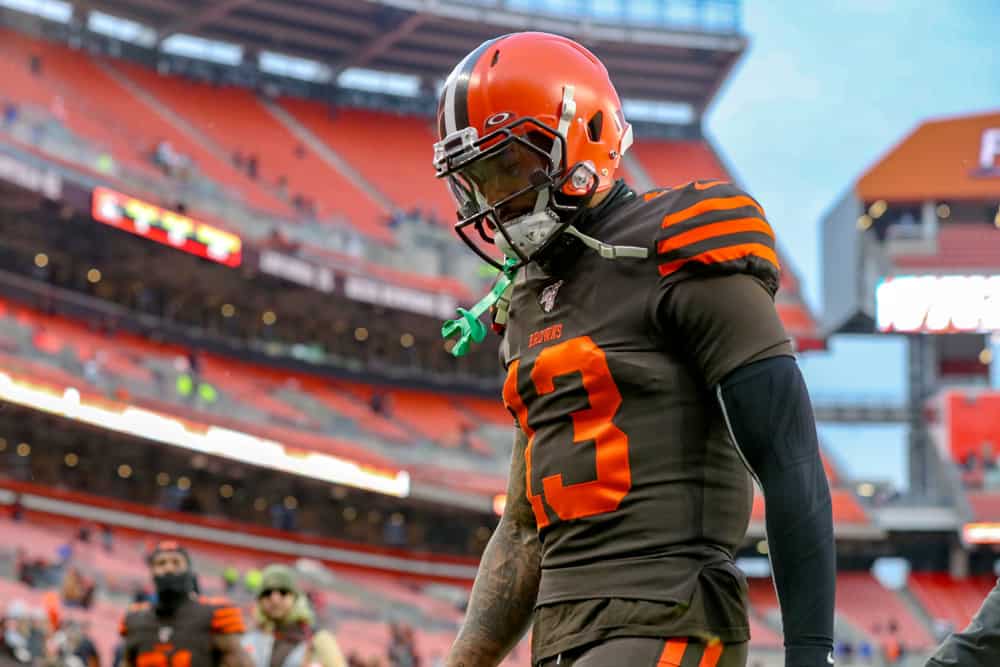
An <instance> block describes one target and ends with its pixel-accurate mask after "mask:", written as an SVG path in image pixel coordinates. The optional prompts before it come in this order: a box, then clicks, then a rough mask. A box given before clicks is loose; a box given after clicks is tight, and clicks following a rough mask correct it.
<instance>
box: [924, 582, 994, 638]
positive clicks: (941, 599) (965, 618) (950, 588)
mask: <svg viewBox="0 0 1000 667" xmlns="http://www.w3.org/2000/svg"><path fill="white" fill-rule="evenodd" d="M994 584H996V578H995V577H991V576H980V577H968V578H966V579H954V578H952V577H951V576H950V575H948V574H946V573H940V572H914V573H913V574H911V575H910V581H909V587H910V590H911V591H913V594H914V595H915V596H916V597H917V599H918V600H920V603H921V604H922V605H923V606H924V609H926V610H927V613H928V614H930V616H931V618H933V619H936V620H943V621H947V622H948V623H951V625H952V627H954V628H956V629H960V628H964V627H965V626H967V625H968V624H969V621H970V620H971V619H972V616H973V615H974V614H975V613H976V611H977V610H978V609H979V606H980V605H981V604H982V603H983V598H985V597H986V594H987V593H989V591H990V589H991V588H993V586H994Z"/></svg>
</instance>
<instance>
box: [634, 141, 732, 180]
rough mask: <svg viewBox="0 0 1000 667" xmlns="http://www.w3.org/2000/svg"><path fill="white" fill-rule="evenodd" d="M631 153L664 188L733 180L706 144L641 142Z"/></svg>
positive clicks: (638, 142) (700, 142)
mask: <svg viewBox="0 0 1000 667" xmlns="http://www.w3.org/2000/svg"><path fill="white" fill-rule="evenodd" d="M632 153H633V155H634V157H636V158H637V159H638V160H639V162H640V164H642V167H643V169H645V171H646V173H647V174H649V177H650V178H651V179H653V182H654V183H656V184H657V185H659V186H661V187H674V186H677V185H681V184H683V183H687V182H689V181H692V180H703V179H716V178H717V179H726V180H728V179H729V178H730V176H729V175H728V174H727V173H726V170H725V168H724V167H723V166H722V164H720V163H719V159H718V158H717V157H716V155H715V153H714V152H713V151H712V149H711V147H709V145H708V144H706V143H705V142H703V141H668V140H663V139H641V140H639V141H637V142H636V143H635V145H634V146H633V147H632Z"/></svg>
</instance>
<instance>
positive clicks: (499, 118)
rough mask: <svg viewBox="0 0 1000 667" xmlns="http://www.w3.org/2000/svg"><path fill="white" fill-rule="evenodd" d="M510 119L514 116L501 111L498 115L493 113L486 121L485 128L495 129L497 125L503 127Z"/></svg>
mask: <svg viewBox="0 0 1000 667" xmlns="http://www.w3.org/2000/svg"><path fill="white" fill-rule="evenodd" d="M512 118H514V114H512V113H511V112H509V111H501V112H500V113H495V114H493V115H492V116H490V117H489V118H487V119H486V127H495V126H497V125H503V124H504V123H506V122H507V121H508V120H511V119H512Z"/></svg>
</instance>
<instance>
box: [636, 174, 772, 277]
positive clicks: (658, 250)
mask: <svg viewBox="0 0 1000 667" xmlns="http://www.w3.org/2000/svg"><path fill="white" fill-rule="evenodd" d="M671 194H672V195H673V196H672V197H671V199H670V201H671V205H670V209H669V210H668V211H667V212H666V215H664V216H663V218H662V219H661V220H660V221H659V226H658V228H657V229H656V232H655V238H654V246H655V256H656V262H657V267H658V270H659V275H660V282H661V285H662V286H663V287H664V288H666V287H669V286H670V285H672V284H674V283H677V282H680V281H682V280H685V279H687V278H690V277H692V276H706V275H707V276H713V275H715V276H718V275H731V274H734V273H747V274H750V275H753V276H755V277H757V278H759V279H760V280H761V281H762V282H763V283H764V285H765V286H766V287H767V289H768V291H770V292H771V294H772V296H773V295H774V294H775V293H776V292H777V290H778V281H779V277H780V270H781V269H780V264H779V261H778V255H777V251H776V250H775V240H774V231H773V230H772V229H771V225H770V224H769V223H768V222H767V217H766V216H765V215H764V209H763V208H762V207H761V205H760V204H759V203H757V201H756V200H755V199H754V198H753V197H751V196H750V195H748V194H747V193H746V192H744V191H743V190H741V189H740V188H738V187H736V186H735V185H733V184H732V183H728V182H726V181H695V182H692V183H689V184H687V185H686V186H684V187H682V188H678V189H676V190H674V191H673V192H672V193H671Z"/></svg>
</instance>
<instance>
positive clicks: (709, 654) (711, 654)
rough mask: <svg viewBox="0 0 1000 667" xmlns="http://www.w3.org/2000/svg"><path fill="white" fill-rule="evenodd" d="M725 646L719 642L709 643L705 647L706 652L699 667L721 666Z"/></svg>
mask: <svg viewBox="0 0 1000 667" xmlns="http://www.w3.org/2000/svg"><path fill="white" fill-rule="evenodd" d="M724 646H725V645H724V644H723V643H722V642H720V641H718V640H716V641H714V642H709V643H708V645H707V646H705V652H704V653H703V654H702V656H701V662H699V663H698V667H715V666H716V665H718V664H719V659H720V658H721V657H722V649H723V648H724Z"/></svg>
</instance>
